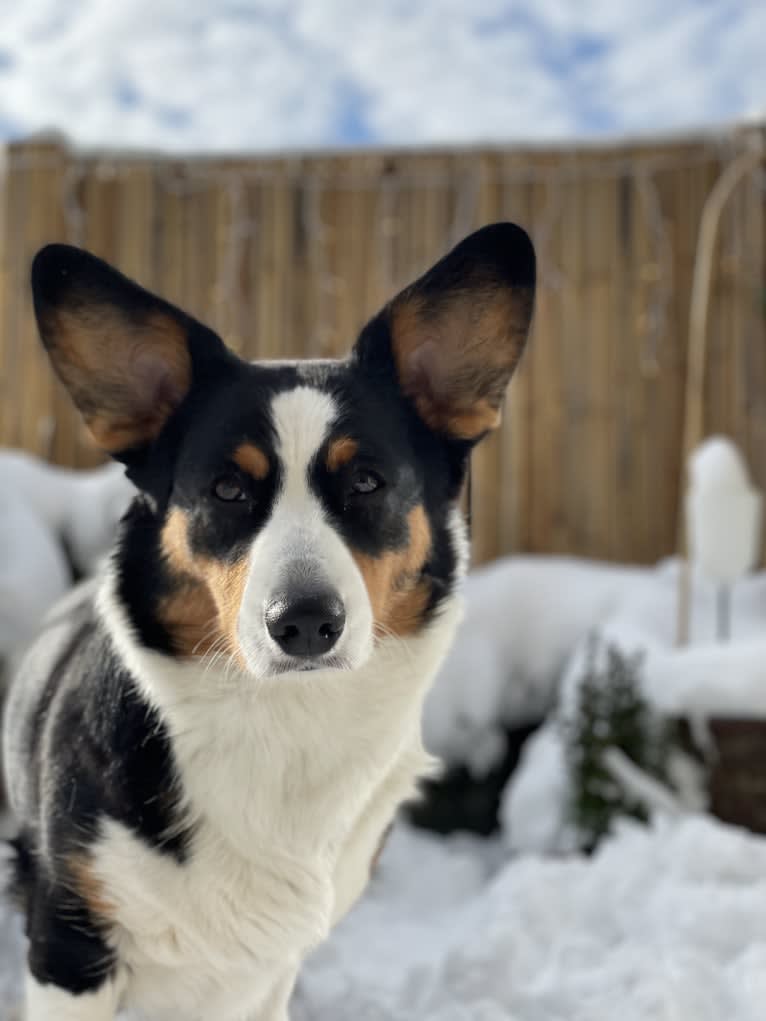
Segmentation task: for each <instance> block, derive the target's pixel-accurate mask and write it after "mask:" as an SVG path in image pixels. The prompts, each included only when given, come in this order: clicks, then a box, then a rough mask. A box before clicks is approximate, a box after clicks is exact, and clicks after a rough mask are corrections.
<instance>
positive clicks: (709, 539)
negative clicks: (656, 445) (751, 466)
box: [686, 436, 763, 585]
mask: <svg viewBox="0 0 766 1021" xmlns="http://www.w3.org/2000/svg"><path fill="white" fill-rule="evenodd" d="M762 504H763V500H762V497H761V494H760V492H758V490H756V489H754V488H753V487H752V486H751V485H750V480H749V478H748V474H747V466H746V464H745V460H744V458H743V457H742V454H741V453H740V451H739V450H738V448H737V447H736V445H735V444H734V443H732V441H731V440H729V439H726V437H723V436H713V437H711V438H710V439H708V440H706V441H705V442H704V443H702V444H701V445H700V446H699V447H697V449H696V450H695V451H694V453H693V454H692V456H691V457H690V459H689V488H688V490H687V493H686V520H687V528H688V532H689V547H690V552H691V556H692V559H693V560H694V561H695V563H697V565H698V566H699V568H700V570H701V571H702V573H703V574H704V575H705V577H707V578H709V579H710V580H711V581H717V582H719V583H720V584H725V585H731V584H732V583H733V582H735V581H737V579H738V578H740V577H741V576H742V575H743V574H745V572H746V571H749V570H751V569H752V568H753V567H754V566H755V564H757V562H758V554H759V552H760V548H761V531H762V510H763V507H762Z"/></svg>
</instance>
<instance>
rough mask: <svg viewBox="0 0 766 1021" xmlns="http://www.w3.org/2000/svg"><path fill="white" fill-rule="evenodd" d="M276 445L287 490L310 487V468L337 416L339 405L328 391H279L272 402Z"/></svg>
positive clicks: (299, 389) (302, 387) (303, 389)
mask: <svg viewBox="0 0 766 1021" xmlns="http://www.w3.org/2000/svg"><path fill="white" fill-rule="evenodd" d="M271 415H272V420H273V422H274V428H275V430H276V434H277V446H278V451H279V456H280V460H281V461H282V469H283V471H284V489H285V490H287V491H292V492H294V491H295V489H296V487H300V486H305V487H306V488H308V475H307V473H308V467H309V465H310V464H311V462H312V460H313V459H314V458H315V457H316V454H317V452H318V450H319V449H320V447H321V446H322V444H323V442H324V441H325V440H326V439H327V436H328V435H329V432H330V426H331V425H332V423H333V421H334V420H335V419H336V418H337V415H338V408H337V405H336V403H335V401H334V400H333V399H332V397H330V395H329V394H326V393H323V392H322V391H321V390H314V389H313V388H312V387H308V386H301V387H297V388H296V389H295V390H288V391H287V392H286V393H281V394H277V396H276V397H275V398H274V400H273V401H272V403H271Z"/></svg>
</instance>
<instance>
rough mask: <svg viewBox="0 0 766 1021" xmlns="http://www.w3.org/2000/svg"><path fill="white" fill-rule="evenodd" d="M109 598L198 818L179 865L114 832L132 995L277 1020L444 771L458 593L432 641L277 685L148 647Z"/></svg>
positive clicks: (104, 864)
mask: <svg viewBox="0 0 766 1021" xmlns="http://www.w3.org/2000/svg"><path fill="white" fill-rule="evenodd" d="M110 603H111V601H109V600H108V597H106V599H105V604H104V605H102V609H104V611H105V615H106V616H107V617H108V619H109V624H110V628H111V629H112V633H113V634H116V641H117V644H118V646H119V647H120V651H121V653H122V654H123V656H124V657H125V658H126V661H127V665H128V666H129V667H130V668H131V670H132V671H133V673H134V674H135V676H136V677H137V678H139V680H140V683H141V684H142V686H143V687H145V689H146V690H147V694H148V695H149V697H150V698H151V700H152V702H153V703H154V704H156V705H158V707H159V708H160V711H161V713H162V716H163V718H164V720H165V722H166V725H167V726H168V729H169V731H170V734H171V740H172V743H173V748H174V753H175V756H176V759H177V762H178V766H179V769H180V773H181V777H182V782H183V786H184V791H185V795H186V798H187V806H186V807H187V809H188V813H189V817H190V818H191V819H192V820H193V821H194V823H195V836H194V838H193V841H192V846H191V852H190V855H189V859H188V861H187V862H185V863H184V864H183V865H180V866H179V865H178V864H177V863H176V862H175V861H174V860H172V859H171V858H168V857H166V856H162V855H160V854H158V853H157V852H156V851H153V850H151V849H150V848H149V847H148V846H146V845H144V844H142V843H141V842H140V841H138V840H137V839H136V838H135V837H133V836H132V835H131V834H130V833H129V832H128V831H127V830H125V829H124V828H123V827H121V826H120V825H118V824H116V823H110V824H108V825H107V826H106V827H105V829H104V833H103V840H102V841H100V842H99V847H98V851H97V855H96V861H95V863H94V864H95V868H96V873H97V875H98V877H99V878H100V880H101V881H102V883H103V886H104V894H105V897H106V899H107V900H108V901H110V903H111V904H113V906H114V913H115V918H116V921H117V928H116V933H117V935H116V942H117V945H118V947H119V951H120V957H121V959H122V960H123V961H124V962H125V963H126V964H127V965H128V966H129V970H130V975H131V977H130V979H129V980H128V983H127V994H126V999H127V1002H128V1003H129V1004H130V1003H135V1004H136V1005H138V1006H140V1007H142V1008H143V1009H145V1010H146V1011H147V1013H150V1014H153V1015H157V1016H162V1015H163V1014H164V1013H167V1014H168V1015H169V1016H173V1017H178V1016H181V1015H182V1012H183V1016H187V1017H189V1018H190V1019H191V1018H193V1017H196V1016H199V1017H201V1018H202V1017H204V1018H211V1017H215V1018H216V1019H220V1021H228V1019H229V1018H231V1019H239V1018H248V1017H250V1016H252V1017H255V1018H259V1019H260V1017H261V1016H263V1015H264V1013H265V1015H266V1016H269V1011H268V1010H266V1009H265V1006H264V1005H265V1004H267V1003H268V1002H269V1001H270V999H271V998H273V997H274V996H275V993H276V991H277V990H278V989H279V988H281V987H284V986H287V987H288V988H289V986H290V985H291V984H292V980H293V978H294V976H295V974H296V972H297V968H298V966H299V964H300V961H301V960H302V959H303V957H304V956H305V954H306V953H307V952H308V951H309V950H310V949H311V948H312V947H314V946H316V944H317V943H319V942H320V941H321V940H322V939H323V938H324V937H325V936H326V935H327V933H328V932H329V930H330V928H331V926H332V925H333V924H334V922H335V921H337V919H338V918H339V917H340V916H341V915H342V914H344V913H345V911H346V910H348V908H349V907H350V906H351V904H353V902H354V901H355V900H356V898H357V897H358V896H359V894H360V893H361V892H362V890H363V889H364V886H365V884H366V882H367V878H368V876H369V870H370V865H371V861H372V859H373V857H374V854H375V851H376V849H377V846H378V844H379V842H380V839H381V836H382V834H383V832H384V830H385V828H386V826H387V825H388V823H389V822H390V820H391V818H392V816H393V813H394V811H395V809H396V806H397V805H398V804H399V803H400V802H401V800H402V799H403V798H405V797H407V796H408V795H409V794H410V793H411V792H412V789H413V785H414V781H415V779H416V777H417V776H418V775H419V774H422V773H423V772H424V771H425V770H426V769H427V768H428V757H427V756H426V755H425V753H424V751H423V749H422V745H421V740H420V711H421V706H422V701H423V698H424V696H425V693H426V690H427V688H428V684H429V682H430V681H431V679H432V677H433V674H434V672H435V671H436V669H437V667H438V666H439V664H440V662H441V659H442V658H443V656H444V653H445V651H446V648H447V646H448V645H449V641H450V639H451V636H452V634H453V631H454V627H455V624H456V619H457V615H458V613H459V608H458V604H457V601H456V600H455V601H453V602H451V603H450V604H449V605H448V606H446V607H445V608H444V610H443V611H442V612H441V613H440V615H439V617H438V618H437V619H436V620H434V621H433V622H432V624H431V626H430V627H429V628H427V629H426V631H425V632H424V633H422V634H420V635H418V636H416V637H412V638H409V639H407V640H400V639H389V640H386V641H384V642H382V643H381V644H380V645H379V646H378V648H377V649H376V651H375V652H374V654H373V656H372V657H371V659H370V660H369V661H368V663H367V664H366V665H365V667H364V668H362V669H361V670H358V671H353V672H352V671H350V672H334V673H310V674H306V675H302V676H301V677H299V678H295V677H285V678H280V679H276V680H275V681H273V682H269V683H268V685H263V686H260V687H259V686H257V685H256V683H255V682H254V681H253V680H252V679H250V680H249V682H248V683H246V684H244V685H243V683H242V679H241V678H228V679H225V678H224V677H222V676H220V675H219V676H212V675H205V676H204V677H203V676H197V677H191V676H190V674H189V671H193V670H199V668H198V667H196V666H189V665H185V666H182V665H179V664H177V663H172V662H170V661H168V660H167V659H166V658H165V657H160V656H156V655H155V654H153V653H150V652H147V651H146V650H145V649H141V648H140V647H139V646H137V645H136V644H135V643H134V642H133V641H132V640H131V638H130V636H129V634H128V633H127V631H126V630H125V622H124V620H119V619H116V617H115V614H118V616H119V611H118V610H117V608H116V607H115V606H114V604H113V603H111V605H110ZM115 624H117V628H116V632H115ZM181 673H183V674H184V676H179V674H181ZM197 1011H198V1012H199V1014H198V1015H197V1014H196V1013H195V1012H197ZM274 1016H275V1017H281V1016H284V1015H283V1014H282V1013H280V1012H279V1011H277V1012H276V1013H275V1014H274Z"/></svg>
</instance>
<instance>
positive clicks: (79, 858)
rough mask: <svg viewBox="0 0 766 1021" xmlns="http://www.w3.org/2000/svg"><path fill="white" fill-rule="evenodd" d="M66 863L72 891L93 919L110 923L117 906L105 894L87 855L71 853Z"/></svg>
mask: <svg viewBox="0 0 766 1021" xmlns="http://www.w3.org/2000/svg"><path fill="white" fill-rule="evenodd" d="M66 864H67V871H68V873H69V877H70V881H71V885H72V891H73V892H74V893H76V894H77V895H78V896H79V897H81V898H82V899H83V900H84V901H85V903H86V904H87V906H88V910H89V911H90V913H91V915H92V916H93V919H94V921H97V922H107V923H112V922H113V921H114V918H115V916H116V914H117V908H116V906H115V904H114V903H113V902H112V901H111V900H109V898H108V897H107V896H106V893H105V891H104V884H103V883H102V882H101V880H100V879H99V878H98V877H97V876H96V875H94V872H93V866H92V864H91V862H90V860H89V859H88V858H87V856H86V855H83V854H72V855H70V856H69V858H68V859H67V863H66Z"/></svg>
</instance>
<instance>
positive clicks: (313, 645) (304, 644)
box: [266, 592, 346, 657]
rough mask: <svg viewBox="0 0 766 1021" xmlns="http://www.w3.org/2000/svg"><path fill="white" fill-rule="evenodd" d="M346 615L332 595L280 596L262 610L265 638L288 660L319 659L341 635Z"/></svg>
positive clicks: (322, 593) (323, 593) (336, 598)
mask: <svg viewBox="0 0 766 1021" xmlns="http://www.w3.org/2000/svg"><path fill="white" fill-rule="evenodd" d="M345 623H346V611H345V610H344V609H343V603H342V602H341V601H340V599H339V598H338V596H336V595H335V593H333V592H315V593H311V594H310V595H304V596H298V597H297V598H291V597H287V596H282V597H280V598H278V599H274V600H273V601H272V602H271V603H269V605H268V606H267V607H266V627H267V628H268V629H269V634H270V635H271V637H272V638H273V639H274V641H275V642H276V643H277V645H278V646H279V647H280V648H281V649H283V650H284V651H285V652H286V653H288V654H289V655H290V656H306V657H307V656H321V655H322V653H323V652H329V650H330V649H331V648H332V647H333V645H335V643H336V642H337V641H338V639H339V638H340V636H341V635H342V634H343V627H344V625H345Z"/></svg>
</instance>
